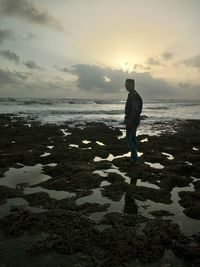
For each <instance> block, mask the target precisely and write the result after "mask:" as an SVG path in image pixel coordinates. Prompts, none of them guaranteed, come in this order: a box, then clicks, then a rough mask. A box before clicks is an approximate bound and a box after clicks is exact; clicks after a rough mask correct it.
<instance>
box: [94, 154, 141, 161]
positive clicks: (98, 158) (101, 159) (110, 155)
mask: <svg viewBox="0 0 200 267" xmlns="http://www.w3.org/2000/svg"><path fill="white" fill-rule="evenodd" d="M142 155H143V153H142V152H138V157H141V156H142ZM130 156H131V152H128V153H126V154H123V155H119V156H113V154H109V155H108V157H107V158H101V157H97V156H96V157H95V158H94V162H99V161H103V160H108V161H113V159H119V158H124V157H130Z"/></svg>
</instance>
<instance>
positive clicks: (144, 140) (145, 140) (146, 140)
mask: <svg viewBox="0 0 200 267" xmlns="http://www.w3.org/2000/svg"><path fill="white" fill-rule="evenodd" d="M140 142H141V143H144V142H148V138H144V139H142V140H141V141H140Z"/></svg>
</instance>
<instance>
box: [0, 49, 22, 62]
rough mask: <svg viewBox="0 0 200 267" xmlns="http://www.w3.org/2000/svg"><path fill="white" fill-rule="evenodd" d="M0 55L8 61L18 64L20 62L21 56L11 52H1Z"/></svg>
mask: <svg viewBox="0 0 200 267" xmlns="http://www.w3.org/2000/svg"><path fill="white" fill-rule="evenodd" d="M0 55H2V56H3V57H5V58H6V59H8V60H11V61H14V62H15V63H16V64H18V63H19V62H20V59H19V56H18V55H17V54H15V53H14V52H11V51H10V50H8V49H7V50H1V51H0Z"/></svg>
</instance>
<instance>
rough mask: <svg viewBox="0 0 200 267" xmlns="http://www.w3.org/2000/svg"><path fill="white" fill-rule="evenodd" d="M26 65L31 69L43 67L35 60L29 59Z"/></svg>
mask: <svg viewBox="0 0 200 267" xmlns="http://www.w3.org/2000/svg"><path fill="white" fill-rule="evenodd" d="M24 65H25V66H26V67H27V68H29V69H31V70H41V69H42V68H41V67H39V66H38V65H37V64H36V63H35V61H33V60H28V61H26V62H25V63H24Z"/></svg>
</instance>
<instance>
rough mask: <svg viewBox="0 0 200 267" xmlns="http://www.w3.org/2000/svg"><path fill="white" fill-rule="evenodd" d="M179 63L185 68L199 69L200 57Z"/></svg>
mask: <svg viewBox="0 0 200 267" xmlns="http://www.w3.org/2000/svg"><path fill="white" fill-rule="evenodd" d="M181 63H183V64H184V65H185V66H187V67H194V68H198V69H200V55H197V56H195V57H191V58H188V59H185V60H183V61H181Z"/></svg>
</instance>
